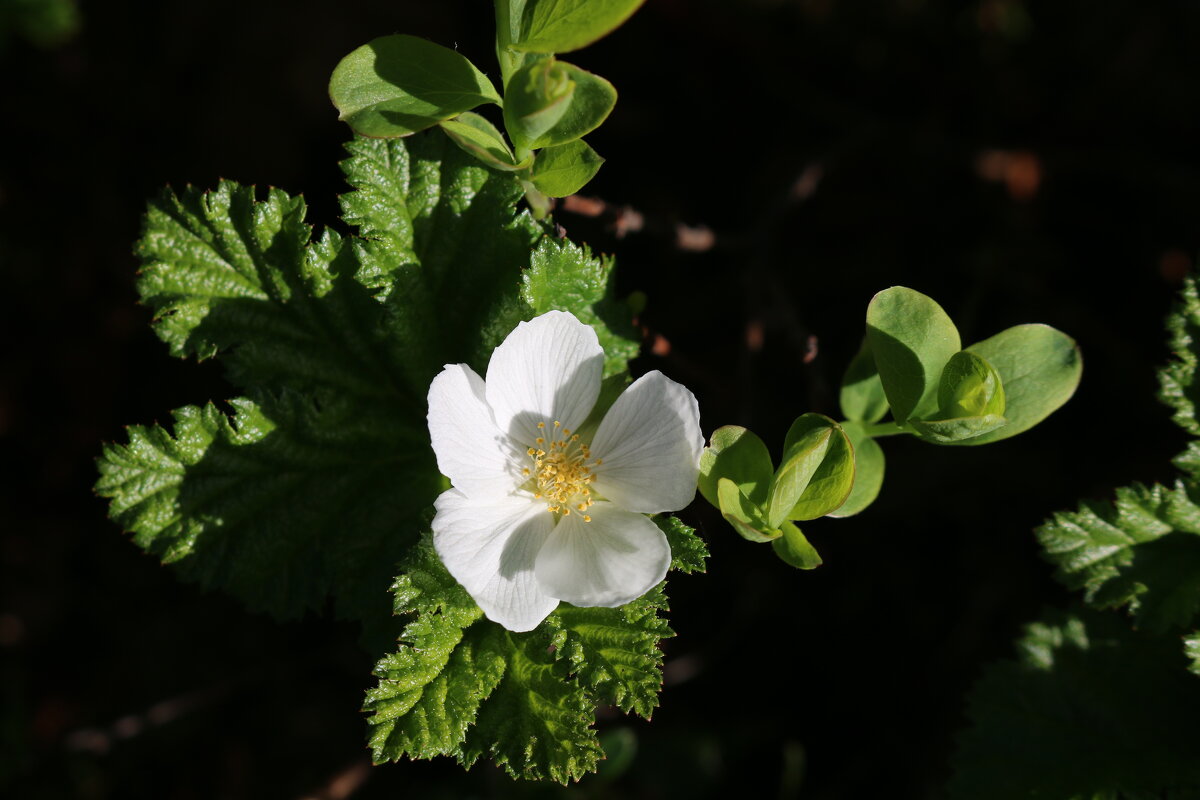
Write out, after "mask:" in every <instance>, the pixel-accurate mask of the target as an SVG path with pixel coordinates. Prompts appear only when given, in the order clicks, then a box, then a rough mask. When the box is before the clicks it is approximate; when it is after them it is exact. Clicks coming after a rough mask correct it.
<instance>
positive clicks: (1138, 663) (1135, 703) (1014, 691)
mask: <svg viewBox="0 0 1200 800" xmlns="http://www.w3.org/2000/svg"><path fill="white" fill-rule="evenodd" d="M1018 649H1019V651H1020V653H1021V655H1020V658H1019V659H1018V660H1011V661H1003V662H1000V663H997V664H993V665H992V666H990V667H989V668H987V670H986V671H985V672H984V674H983V677H982V678H981V679H980V680H979V682H978V683H977V684H976V685H975V687H974V688H973V689H972V690H971V694H970V696H969V697H968V706H967V715H968V717H969V719H970V727H969V728H968V729H967V730H966V731H964V732H963V733H962V734H961V735H960V736H959V739H958V750H957V753H956V754H955V757H954V760H953V765H952V766H953V768H954V776H953V778H952V779H951V782H950V786H949V789H950V791H949V796H950V798H951V800H1011V798H1015V797H1039V798H1047V799H1048V800H1049V799H1051V798H1062V799H1063V800H1067V799H1068V798H1110V797H1111V798H1116V797H1122V798H1126V797H1127V798H1142V797H1146V798H1149V797H1155V798H1159V797H1161V798H1185V797H1192V796H1194V793H1195V787H1196V786H1198V785H1200V761H1198V760H1197V759H1196V752H1197V751H1198V750H1200V726H1197V724H1196V720H1197V719H1200V681H1197V680H1196V677H1195V676H1194V675H1190V674H1188V672H1187V670H1185V669H1184V659H1183V656H1182V654H1181V653H1180V652H1179V644H1178V639H1174V638H1173V637H1153V636H1148V635H1146V634H1144V633H1138V632H1134V631H1131V630H1129V626H1128V625H1127V624H1125V622H1124V621H1123V620H1122V619H1120V617H1116V616H1114V615H1112V614H1103V613H1098V612H1085V613H1081V614H1078V615H1070V614H1063V613H1055V614H1052V615H1050V618H1049V619H1048V620H1047V621H1045V622H1042V623H1037V624H1033V625H1029V626H1027V628H1026V633H1025V636H1024V637H1023V638H1022V639H1021V640H1020V641H1019V642H1018Z"/></svg>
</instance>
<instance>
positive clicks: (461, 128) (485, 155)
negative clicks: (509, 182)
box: [438, 111, 533, 172]
mask: <svg viewBox="0 0 1200 800" xmlns="http://www.w3.org/2000/svg"><path fill="white" fill-rule="evenodd" d="M438 124H439V125H440V126H441V128H442V130H443V131H445V132H446V135H447V136H449V137H450V138H451V139H452V140H453V141H454V143H455V144H457V145H458V146H459V147H461V148H462V149H463V150H464V151H466V152H467V153H470V154H471V155H473V156H474V157H475V158H477V159H479V160H480V161H482V162H483V163H484V164H486V165H487V166H489V167H492V168H493V169H498V170H503V171H505V172H516V171H518V170H522V169H525V168H527V167H528V166H529V165H531V164H532V163H533V158H532V157H529V158H526V159H525V160H524V161H521V162H518V161H517V160H516V157H515V156H514V155H513V151H512V148H510V147H509V146H508V142H506V141H504V136H503V135H502V134H501V133H500V131H499V130H497V129H496V126H495V125H493V124H492V123H490V122H488V121H487V120H486V119H485V118H483V117H481V116H480V115H478V114H476V113H474V112H471V111H465V112H463V113H462V114H459V115H458V116H457V117H454V118H453V119H447V120H443V121H442V122H440V123H438Z"/></svg>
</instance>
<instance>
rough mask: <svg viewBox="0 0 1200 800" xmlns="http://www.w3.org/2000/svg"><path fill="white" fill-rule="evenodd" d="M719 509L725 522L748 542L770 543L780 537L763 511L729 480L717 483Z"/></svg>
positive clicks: (725, 479)
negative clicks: (769, 523)
mask: <svg viewBox="0 0 1200 800" xmlns="http://www.w3.org/2000/svg"><path fill="white" fill-rule="evenodd" d="M717 507H718V508H719V509H721V516H722V517H724V518H725V521H726V522H728V523H729V524H730V525H732V526H733V529H734V530H735V531H737V532H738V535H740V536H741V537H742V538H743V539H746V540H747V541H751V542H769V541H771V540H772V539H774V538H776V537H777V536H779V531H778V530H774V529H772V528H771V527H770V526H769V525H767V520H766V517H765V515H764V514H763V511H762V509H761V508H759V507H758V506H757V505H755V504H754V503H753V502H751V501H750V499H749V498H747V497H746V496H745V495H744V494H742V492H741V490H740V489H738V485H737V484H736V483H734V482H733V481H732V480H730V479H729V478H720V479H719V480H718V481H717Z"/></svg>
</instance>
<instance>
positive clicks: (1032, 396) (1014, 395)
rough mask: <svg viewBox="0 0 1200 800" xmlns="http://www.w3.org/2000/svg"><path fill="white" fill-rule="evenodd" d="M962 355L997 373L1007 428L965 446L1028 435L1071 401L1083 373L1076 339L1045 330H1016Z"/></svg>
mask: <svg viewBox="0 0 1200 800" xmlns="http://www.w3.org/2000/svg"><path fill="white" fill-rule="evenodd" d="M967 350H968V352H971V353H974V354H976V355H978V356H982V357H983V358H984V359H986V360H987V362H988V363H989V364H991V365H992V366H993V367H994V368H995V370H996V372H998V373H999V374H1000V379H1001V382H1002V383H1003V385H1004V401H1005V404H1004V417H1005V418H1006V419H1007V420H1008V424H1007V425H1005V426H1004V427H1001V428H997V429H995V430H993V431H991V432H989V433H985V434H982V435H981V436H976V437H974V438H971V439H966V440H964V441H963V442H962V444H964V445H976V444H987V443H989V442H998V441H1000V440H1001V439H1007V438H1008V437H1010V436H1016V435H1017V434H1018V433H1021V432H1022V431H1027V430H1029V429H1030V428H1032V427H1033V426H1034V425H1036V424H1038V423H1039V422H1041V421H1042V420H1043V419H1045V418H1046V417H1048V416H1050V414H1052V413H1053V412H1054V411H1055V410H1056V409H1058V407H1059V406H1061V405H1062V404H1063V403H1065V402H1067V400H1069V399H1071V395H1073V394H1074V393H1075V387H1076V386H1078V385H1079V378H1080V376H1081V375H1082V373H1083V360H1082V358H1081V357H1080V354H1079V348H1078V346H1076V344H1075V340H1074V339H1072V338H1071V337H1069V336H1067V335H1066V334H1065V333H1062V332H1061V331H1057V330H1055V329H1054V328H1051V327H1050V326H1049V325H1017V326H1016V327H1013V328H1009V329H1008V330H1005V331H1001V332H1000V333H998V334H996V335H995V336H993V337H991V338H990V339H984V340H983V341H982V342H979V343H978V344H973V345H971V346H970V347H968V348H967Z"/></svg>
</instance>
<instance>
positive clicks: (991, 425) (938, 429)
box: [908, 414, 1008, 444]
mask: <svg viewBox="0 0 1200 800" xmlns="http://www.w3.org/2000/svg"><path fill="white" fill-rule="evenodd" d="M908 424H909V425H911V426H912V428H913V430H915V431H916V432H917V435H918V436H920V437H921V438H922V439H924V440H925V441H927V442H933V443H934V444H968V443H969V442H971V441H972V440H973V439H975V438H976V437H978V436H982V435H983V434H985V433H989V432H991V431H994V430H996V429H998V428H1001V427H1003V426H1004V425H1006V424H1008V420H1007V419H1005V418H1004V417H1002V416H1000V415H999V414H987V415H985V416H982V417H958V418H955V419H928V420H926V419H912V418H909V420H908Z"/></svg>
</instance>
